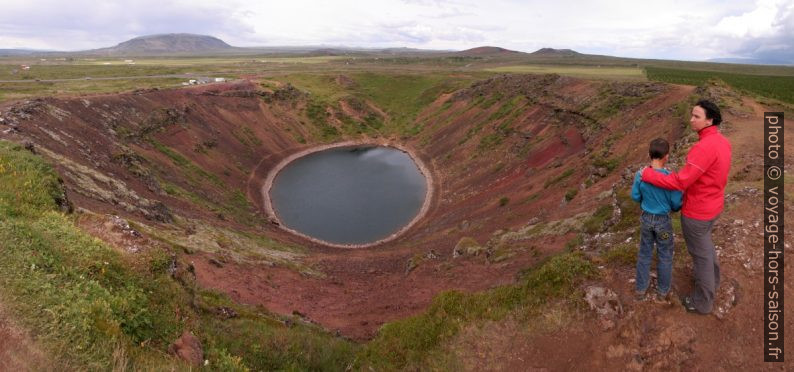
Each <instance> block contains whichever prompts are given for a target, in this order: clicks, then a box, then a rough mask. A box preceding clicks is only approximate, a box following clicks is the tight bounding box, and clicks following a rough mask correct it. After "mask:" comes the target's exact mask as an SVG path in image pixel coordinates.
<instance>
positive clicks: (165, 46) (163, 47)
mask: <svg viewBox="0 0 794 372" xmlns="http://www.w3.org/2000/svg"><path fill="white" fill-rule="evenodd" d="M233 49H235V47H233V46H231V45H229V44H227V43H226V42H224V41H223V40H221V39H218V38H216V37H213V36H208V35H196V34H159V35H146V36H139V37H136V38H134V39H130V40H127V41H125V42H122V43H119V44H118V45H116V46H114V47H110V48H102V49H96V50H93V51H92V52H97V53H101V54H110V55H132V54H172V53H202V52H219V51H228V50H233Z"/></svg>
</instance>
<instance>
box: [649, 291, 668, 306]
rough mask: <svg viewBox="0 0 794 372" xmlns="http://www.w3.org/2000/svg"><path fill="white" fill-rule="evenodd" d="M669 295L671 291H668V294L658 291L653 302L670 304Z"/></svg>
mask: <svg viewBox="0 0 794 372" xmlns="http://www.w3.org/2000/svg"><path fill="white" fill-rule="evenodd" d="M668 296H669V293H667V294H661V293H657V294H656V296H655V297H654V298H653V302H656V303H657V304H664V305H669V304H670V300H669V298H668Z"/></svg>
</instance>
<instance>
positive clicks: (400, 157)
mask: <svg viewBox="0 0 794 372" xmlns="http://www.w3.org/2000/svg"><path fill="white" fill-rule="evenodd" d="M426 193H427V183H426V180H425V178H424V176H423V175H422V173H421V172H420V171H419V168H418V167H417V166H416V164H415V163H414V161H413V159H411V157H410V156H408V154H406V153H404V152H402V151H400V150H396V149H393V148H388V147H369V148H361V147H359V148H336V149H330V150H324V151H319V152H315V153H312V154H309V155H307V156H304V157H302V158H299V159H296V160H294V161H292V162H291V163H289V164H287V166H286V167H284V169H282V170H281V172H279V174H278V175H277V176H276V178H275V180H274V181H273V186H272V188H271V189H270V196H271V200H272V203H273V209H274V210H275V212H276V214H278V216H279V219H280V220H281V222H282V223H283V224H284V225H286V226H287V227H289V228H291V229H293V230H296V231H298V232H301V233H303V234H306V235H308V236H311V237H314V238H317V239H321V240H324V241H327V242H331V243H336V244H365V243H371V242H374V241H377V240H380V239H383V238H385V237H388V236H389V235H391V234H392V233H394V232H397V231H398V230H399V229H400V228H402V227H403V226H405V225H407V224H408V223H409V222H411V220H412V219H413V218H414V217H415V216H416V214H417V213H418V212H419V210H420V209H421V207H422V204H423V203H424V200H425V196H426V195H425V194H426Z"/></svg>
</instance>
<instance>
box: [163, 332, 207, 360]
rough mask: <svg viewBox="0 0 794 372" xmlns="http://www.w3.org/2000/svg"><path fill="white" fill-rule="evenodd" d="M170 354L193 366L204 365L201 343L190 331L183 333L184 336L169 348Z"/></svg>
mask: <svg viewBox="0 0 794 372" xmlns="http://www.w3.org/2000/svg"><path fill="white" fill-rule="evenodd" d="M168 353H169V354H171V355H174V356H176V357H178V358H179V359H182V360H184V361H185V362H188V363H189V364H190V365H193V366H200V365H201V364H202V363H204V351H203V349H202V348H201V341H199V339H198V338H197V337H196V336H194V335H193V333H192V332H190V331H188V330H185V331H184V332H182V336H181V337H179V338H178V339H177V340H176V341H174V343H173V344H171V346H169V347H168Z"/></svg>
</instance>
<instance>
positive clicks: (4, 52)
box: [0, 49, 49, 57]
mask: <svg viewBox="0 0 794 372" xmlns="http://www.w3.org/2000/svg"><path fill="white" fill-rule="evenodd" d="M47 52H49V51H47V50H36V49H0V57H14V56H30V55H35V54H42V53H47Z"/></svg>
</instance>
